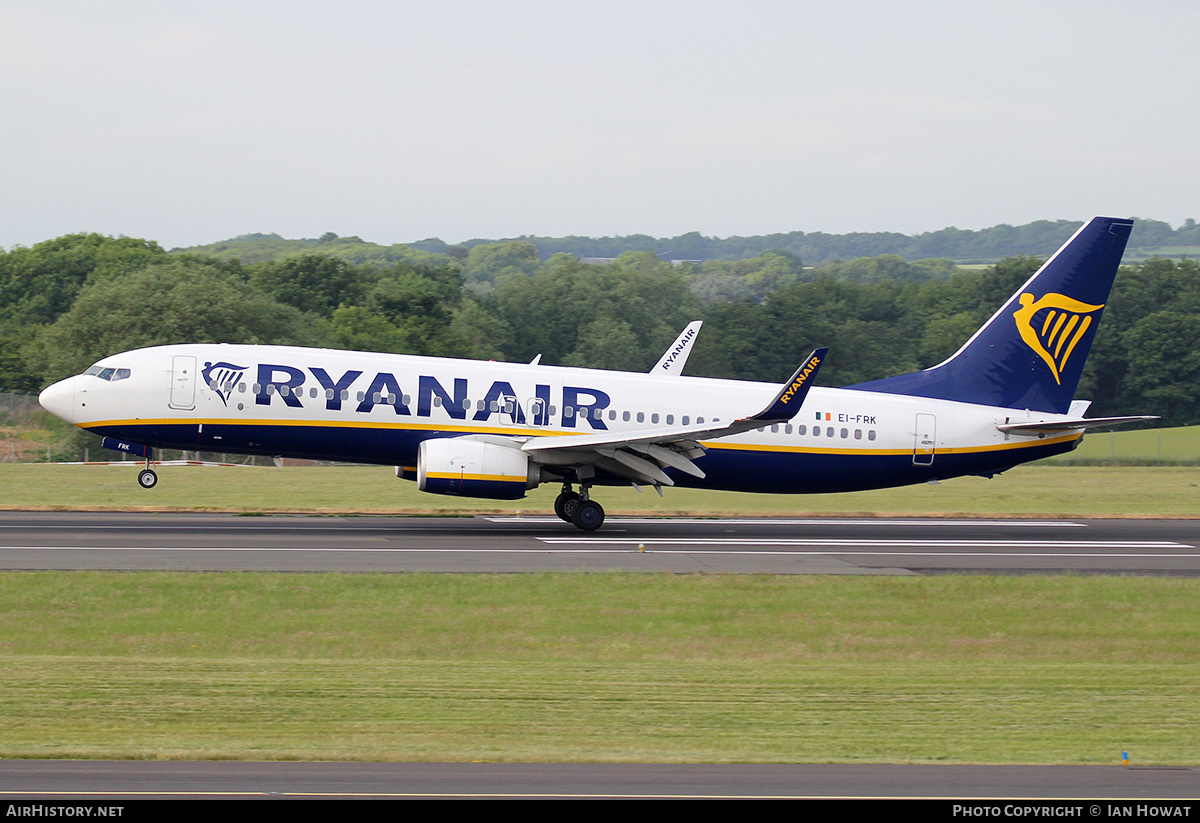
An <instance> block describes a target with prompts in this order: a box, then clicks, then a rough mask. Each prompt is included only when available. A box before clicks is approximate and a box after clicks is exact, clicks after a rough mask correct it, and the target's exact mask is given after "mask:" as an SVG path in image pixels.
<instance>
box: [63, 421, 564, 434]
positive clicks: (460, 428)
mask: <svg viewBox="0 0 1200 823" xmlns="http://www.w3.org/2000/svg"><path fill="white" fill-rule="evenodd" d="M76 425H78V426H79V427H80V428H83V429H96V428H100V427H101V426H293V427H308V428H325V429H388V430H392V429H404V430H410V431H447V432H448V431H457V432H462V433H464V434H507V435H516V436H543V437H544V436H549V435H568V434H579V432H571V431H555V430H551V429H530V428H519V429H518V428H513V427H511V426H466V425H462V424H458V425H441V424H438V423H404V422H396V423H385V422H383V421H371V420H346V421H341V420H279V419H276V420H257V419H241V418H239V419H233V420H231V419H228V418H212V419H207V418H206V419H200V418H196V419H192V420H179V419H178V418H162V419H151V418H143V419H134V420H96V421H94V422H91V423H78V424H76Z"/></svg>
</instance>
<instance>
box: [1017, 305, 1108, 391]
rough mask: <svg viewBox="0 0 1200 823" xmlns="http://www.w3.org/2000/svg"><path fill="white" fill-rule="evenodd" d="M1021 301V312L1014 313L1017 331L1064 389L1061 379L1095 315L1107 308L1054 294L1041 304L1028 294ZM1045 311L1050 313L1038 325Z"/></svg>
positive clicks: (1019, 310) (1018, 310)
mask: <svg viewBox="0 0 1200 823" xmlns="http://www.w3.org/2000/svg"><path fill="white" fill-rule="evenodd" d="M1020 301H1021V308H1019V309H1017V310H1016V311H1015V312H1013V318H1014V319H1015V320H1016V321H1017V331H1019V332H1020V333H1021V339H1022V340H1024V341H1025V345H1027V346H1029V348H1031V349H1033V350H1034V351H1035V352H1037V353H1038V355H1039V356H1040V357H1041V358H1042V359H1043V360H1045V361H1046V365H1047V366H1049V367H1050V371H1051V372H1053V374H1054V380H1055V382H1056V383H1058V384H1059V385H1060V386H1061V385H1062V379H1061V378H1060V375H1061V374H1062V370H1063V369H1064V368H1066V366H1067V360H1069V359H1070V357H1071V352H1073V351H1074V350H1075V346H1076V345H1077V344H1078V343H1079V341H1080V340H1082V339H1083V335H1084V334H1086V333H1087V330H1088V327H1089V326H1091V325H1092V317H1091V315H1092V313H1093V312H1096V311H1099V310H1100V309H1102V308H1104V304H1103V303H1101V304H1100V305H1098V306H1092V305H1089V304H1087V303H1081V302H1079V301H1078V300H1073V299H1071V298H1070V297H1067V296H1066V295H1063V294H1055V293H1054V292H1051V293H1050V294H1046V295H1043V296H1042V297H1041V298H1040V299H1038V300H1034V299H1033V295H1032V294H1030V293H1029V292H1026V293H1024V294H1022V295H1021V297H1020ZM1041 311H1046V316H1045V317H1044V318H1043V319H1042V321H1041V323H1040V324H1038V325H1035V324H1034V315H1036V314H1038V313H1039V312H1041Z"/></svg>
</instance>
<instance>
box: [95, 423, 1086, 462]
mask: <svg viewBox="0 0 1200 823" xmlns="http://www.w3.org/2000/svg"><path fill="white" fill-rule="evenodd" d="M78 425H79V427H80V428H83V429H92V428H99V427H101V426H178V425H188V426H191V425H206V426H207V425H213V426H296V427H308V428H335V429H377V430H378V429H387V430H407V431H440V432H459V433H462V434H502V435H508V436H510V437H566V436H570V435H575V434H579V432H574V431H561V430H557V429H528V428H520V429H516V428H507V427H501V426H463V425H438V424H436V423H400V422H397V423H384V422H371V421H366V420H362V421H358V420H351V421H345V422H343V421H338V420H228V419H221V418H213V419H204V420H186V421H182V422H181V421H179V420H178V419H170V418H167V419H145V420H99V421H96V422H93V423H80V424H78ZM585 433H586V432H585ZM616 433H617V432H614V434H616ZM629 433H630V434H631V435H636V434H637V432H636V431H631V432H629ZM1082 436H1083V435H1082V434H1066V435H1061V436H1059V437H1046V438H1043V439H1040V440H1029V441H1026V442H1008V443H994V444H992V445H986V446H962V447H941V448H938V449H936V450H934V453H935V454H976V453H978V452H990V451H1004V450H1008V449H1028V448H1033V447H1034V446H1046V445H1050V444H1052V443H1066V442H1069V441H1071V440H1078V439H1079V438H1080V437H1082ZM700 443H701V445H703V446H704V447H705V448H707V449H728V450H736V451H762V452H781V453H786V454H829V455H847V456H850V455H853V456H856V457H864V456H878V455H902V454H912V453H913V449H911V448H906V449H853V448H852V449H833V448H821V447H819V446H782V445H775V444H769V445H763V444H757V443H728V442H724V441H714V440H702V441H700ZM922 453H924V454H928V453H929V452H928V450H923V452H922Z"/></svg>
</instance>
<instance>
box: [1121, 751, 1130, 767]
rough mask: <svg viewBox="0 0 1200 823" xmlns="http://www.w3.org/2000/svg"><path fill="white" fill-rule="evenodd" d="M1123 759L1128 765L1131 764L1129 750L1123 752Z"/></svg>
mask: <svg viewBox="0 0 1200 823" xmlns="http://www.w3.org/2000/svg"><path fill="white" fill-rule="evenodd" d="M1121 760H1122V761H1123V762H1124V764H1125V765H1126V766H1128V765H1129V752H1121Z"/></svg>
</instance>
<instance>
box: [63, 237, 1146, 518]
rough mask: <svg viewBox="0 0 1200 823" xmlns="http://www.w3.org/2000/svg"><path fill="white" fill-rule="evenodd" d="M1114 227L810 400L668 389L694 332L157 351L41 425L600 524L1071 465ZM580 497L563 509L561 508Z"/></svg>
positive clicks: (81, 385)
mask: <svg viewBox="0 0 1200 823" xmlns="http://www.w3.org/2000/svg"><path fill="white" fill-rule="evenodd" d="M1132 225H1133V224H1132V221H1130V220H1121V219H1115V218H1105V217H1097V218H1095V219H1093V220H1092V221H1091V222H1089V223H1087V224H1086V225H1084V226H1083V227H1082V228H1081V229H1080V230H1079V231H1078V232H1076V233H1075V235H1074V236H1073V237H1072V238H1071V239H1070V240H1069V241H1067V243H1066V244H1065V245H1064V246H1063V247H1062V248H1061V249H1059V250H1058V252H1056V253H1055V254H1054V256H1053V257H1051V258H1050V259H1049V260H1048V261H1047V262H1046V263H1045V264H1044V265H1043V266H1042V267H1041V268H1040V269H1039V270H1038V271H1037V272H1036V273H1035V274H1034V275H1033V277H1031V278H1030V279H1029V281H1028V282H1027V283H1025V284H1024V285H1023V286H1021V288H1020V289H1018V290H1017V292H1016V293H1015V294H1014V295H1013V296H1012V297H1011V298H1009V300H1008V301H1007V302H1006V303H1005V304H1004V305H1003V306H1002V307H1001V308H1000V309H999V310H998V311H997V312H996V313H995V314H994V315H993V316H992V317H991V319H990V320H988V321H987V323H985V324H984V325H983V327H982V328H980V329H979V330H978V331H977V332H976V333H975V334H974V335H973V336H972V337H971V339H970V340H968V341H967V342H966V343H965V344H964V345H963V346H962V348H960V349H959V350H958V351H957V352H956V353H955V354H954V355H952V356H951V357H950V358H949V359H947V360H946V361H945V362H943V363H941V364H939V365H937V366H934V367H932V368H930V369H927V370H925V371H921V372H915V373H913V374H904V375H900V376H897V377H889V378H886V379H883V380H875V381H872V382H869V383H862V384H859V385H855V386H848V387H845V388H841V389H827V388H814V387H813V385H812V384H813V381H814V380H815V378H816V375H817V373H818V370H819V369H820V367H821V363H822V362H823V360H824V359H825V354H826V350H825V349H817V350H816V351H814V352H813V353H812V354H811V355H809V356H808V357H806V358H804V360H803V361H801V363H800V366H799V368H797V370H796V372H795V374H793V375H792V377H791V379H789V380H788V381H786V382H785V383H783V384H781V385H771V384H765V383H751V382H744V381H735V380H715V379H708V378H701V377H684V376H682V375H680V374H679V370H680V368H681V366H682V360H683V359H684V358H686V355H687V351H688V347H689V346H690V345H691V342H692V341H693V340H694V338H695V335H696V332H697V330H698V324H693V325H691V326H689V327H688V328H687V329H685V330H684V333H683V334H681V335H680V338H679V339H678V340H677V341H676V344H675V345H674V346H673V347H672V348H671V349H669V350H668V351H667V353H666V354H664V356H663V359H662V360H660V361H659V363H658V365H657V366H656V367H655V368H654V369H652V370H651V372H650V373H649V374H633V373H628V372H616V371H601V370H596V369H577V368H564V367H556V366H544V365H540V364H539V363H538V362H537V359H535V361H534V362H533V363H528V364H526V363H496V362H479V361H470V360H454V359H446V358H437V357H412V356H406V355H396V354H379V353H365V352H352V351H336V350H330V349H308V348H296V347H288V346H242V345H226V344H195V345H178V346H157V347H154V348H148V349H139V350H136V351H130V352H124V353H122V354H115V355H112V356H111V357H105V358H103V359H102V360H100V361H99V362H97V363H96V364H95V365H94V366H92V367H91V368H89V369H88V370H87V371H86V372H85V373H84V374H81V375H77V376H75V377H70V378H67V379H66V380H61V381H59V382H58V383H55V384H54V385H52V386H50V387H49V388H47V389H46V390H45V391H43V392H42V394H41V397H40V401H41V404H42V405H43V406H44V407H45V408H46V409H47V410H48V411H50V412H52V413H54V414H55V415H57V416H59V417H61V418H63V419H64V420H67V421H69V422H71V423H73V424H75V425H76V426H79V427H80V428H83V429H86V430H88V431H91V432H94V433H96V434H98V435H101V436H102V437H104V443H105V445H106V446H107V447H109V448H115V449H118V450H120V451H124V452H126V453H130V454H135V455H137V456H139V457H144V458H145V460H146V466H145V469H144V470H142V472H141V473H140V474H139V477H138V480H139V483H140V484H141V485H142V486H144V487H146V488H151V487H153V486H154V485H155V483H156V482H157V477H156V475H155V473H154V470H153V469H152V468H151V466H152V463H153V456H154V450H155V449H187V450H201V451H211V452H227V453H238V454H256V455H269V456H276V457H297V458H308V459H314V460H336V461H348V462H356V463H376V464H385V465H394V466H395V467H396V474H397V475H398V476H399V477H402V478H406V479H410V480H415V481H416V482H417V484H418V487H419V488H420V489H421V490H422V491H426V492H432V493H435V494H454V495H464V496H470V497H483V498H497V499H515V498H520V497H524V496H525V492H526V490H528V489H532V488H534V487H536V486H538V485H539V484H541V483H561V484H562V493H561V494H559V496H558V498H557V499H556V501H555V504H554V510H555V513H556V514H558V516H559V517H561V518H562V519H563V520H565V521H567V522H569V523H573V524H574V525H575V526H577V527H578V528H580V529H584V530H586V531H591V530H593V529H596V528H599V526H600V524H601V523H603V522H604V510H603V508H601V506H600V504H599V503H598V502H596V501H595V500H593V499H592V498H591V490H592V488H593V486H596V485H613V484H623V483H632V484H635V485H639V486H641V485H648V486H653V487H655V488H656V489H657V490H658V491H659V493H660V494H661V490H662V487H663V486H674V485H685V486H696V487H703V488H710V489H724V490H729V491H750V492H777V493H808V492H841V491H855V490H861V489H874V488H882V487H887V486H901V485H906V484H910V483H923V482H928V481H932V480H940V479H945V478H949V477H958V476H962V475H984V476H991V475H993V474H995V473H998V472H1002V471H1004V470H1005V469H1008V468H1011V467H1013V466H1016V465H1018V464H1020V463H1024V462H1027V461H1030V460H1037V459H1039V458H1042V457H1049V456H1050V455H1055V454H1060V453H1062V452H1066V451H1070V450H1071V449H1074V448H1075V447H1076V446H1077V445H1078V443H1079V441H1080V438H1081V437H1082V436H1083V433H1084V431H1085V429H1087V428H1088V427H1089V426H1096V425H1112V424H1116V423H1122V422H1130V421H1134V420H1143V419H1146V418H1144V417H1121V418H1092V419H1084V418H1083V413H1084V411H1086V409H1087V406H1088V403H1087V402H1085V401H1075V400H1074V399H1073V398H1074V392H1075V388H1076V386H1077V385H1078V383H1079V376H1080V374H1081V372H1082V370H1083V364H1084V360H1085V359H1086V358H1087V354H1088V350H1089V349H1090V347H1091V343H1092V339H1093V338H1094V337H1095V334H1096V329H1097V326H1098V325H1099V321H1100V316H1101V314H1102V313H1103V311H1104V306H1105V303H1106V302H1107V300H1108V294H1109V291H1110V289H1111V287H1112V283H1113V278H1114V277H1115V276H1116V272H1117V268H1118V266H1119V265H1120V262H1121V256H1122V254H1123V253H1124V249H1125V244H1126V242H1127V240H1128V238H1129V232H1130V229H1131V228H1132ZM575 488H578V491H575Z"/></svg>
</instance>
